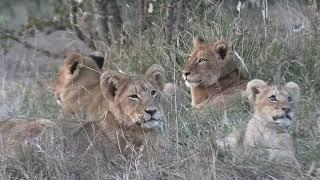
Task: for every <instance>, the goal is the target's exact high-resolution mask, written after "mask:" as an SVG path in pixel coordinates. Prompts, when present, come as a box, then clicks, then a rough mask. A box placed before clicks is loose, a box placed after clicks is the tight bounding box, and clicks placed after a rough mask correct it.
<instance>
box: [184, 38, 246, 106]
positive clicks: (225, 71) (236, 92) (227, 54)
mask: <svg viewBox="0 0 320 180" xmlns="http://www.w3.org/2000/svg"><path fill="white" fill-rule="evenodd" d="M193 44H194V48H193V51H192V52H191V54H190V58H189V60H188V61H187V62H186V64H185V66H184V70H183V79H184V80H185V82H186V85H187V86H188V87H189V88H191V98H192V103H191V104H192V106H193V107H194V108H197V109H200V108H202V107H204V106H208V105H212V106H213V107H215V108H218V109H224V108H226V107H228V106H229V105H231V104H232V103H233V101H235V100H236V99H237V98H239V97H241V92H242V91H241V90H244V89H245V86H246V83H247V80H246V79H245V78H244V76H243V75H242V74H241V73H240V72H239V70H238V68H237V66H236V64H235V62H234V59H233V56H232V48H231V45H230V43H229V42H228V41H226V40H224V39H222V40H219V41H217V42H211V43H205V42H204V41H203V40H201V39H199V38H198V37H195V39H194V41H193Z"/></svg>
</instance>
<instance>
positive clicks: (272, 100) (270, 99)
mask: <svg viewBox="0 0 320 180" xmlns="http://www.w3.org/2000/svg"><path fill="white" fill-rule="evenodd" d="M269 101H271V102H276V101H278V100H277V98H276V96H275V95H272V96H270V97H269Z"/></svg>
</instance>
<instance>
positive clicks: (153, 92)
mask: <svg viewBox="0 0 320 180" xmlns="http://www.w3.org/2000/svg"><path fill="white" fill-rule="evenodd" d="M151 74H152V75H153V77H156V76H154V74H153V73H151ZM158 80H159V79H157V78H155V79H154V82H157V81H158ZM100 86H101V91H102V94H103V96H104V98H105V99H106V101H105V102H106V103H108V107H109V110H110V112H112V114H113V116H115V119H117V120H118V121H119V123H120V125H123V126H124V127H126V128H131V127H133V126H140V127H142V128H143V129H145V130H150V129H157V130H160V131H162V130H163V129H164V115H163V113H162V111H161V106H160V93H159V89H158V88H157V87H155V86H153V85H152V84H151V82H150V79H147V78H146V77H144V76H142V75H126V74H122V73H119V72H114V71H106V72H104V73H103V74H102V75H101V80H100Z"/></svg>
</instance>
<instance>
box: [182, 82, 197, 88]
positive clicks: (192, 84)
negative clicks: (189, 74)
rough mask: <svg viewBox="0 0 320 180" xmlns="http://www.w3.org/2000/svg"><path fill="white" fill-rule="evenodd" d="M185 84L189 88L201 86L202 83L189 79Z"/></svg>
mask: <svg viewBox="0 0 320 180" xmlns="http://www.w3.org/2000/svg"><path fill="white" fill-rule="evenodd" d="M185 84H186V86H187V87H188V88H192V87H198V86H200V83H198V82H189V81H187V80H186V81H185Z"/></svg>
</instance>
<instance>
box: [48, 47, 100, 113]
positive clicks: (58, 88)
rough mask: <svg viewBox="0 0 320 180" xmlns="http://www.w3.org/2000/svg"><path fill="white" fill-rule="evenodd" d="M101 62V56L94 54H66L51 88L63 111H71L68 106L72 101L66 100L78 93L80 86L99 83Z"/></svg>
mask: <svg viewBox="0 0 320 180" xmlns="http://www.w3.org/2000/svg"><path fill="white" fill-rule="evenodd" d="M103 62H104V59H103V57H101V56H96V55H90V56H84V55H82V54H80V53H71V54H68V55H67V56H66V58H65V59H64V64H63V66H62V67H61V69H60V71H59V73H58V77H57V80H56V82H55V83H54V90H53V92H54V95H55V96H56V98H57V103H58V104H59V105H61V106H62V109H63V110H64V112H70V113H71V112H73V108H72V107H70V106H71V104H72V103H74V102H68V101H69V99H70V98H71V97H72V96H76V95H77V93H80V92H81V91H80V89H81V88H83V87H90V86H92V85H96V84H98V85H99V82H100V75H101V68H102V65H103Z"/></svg>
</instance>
